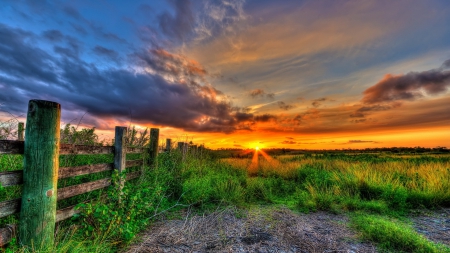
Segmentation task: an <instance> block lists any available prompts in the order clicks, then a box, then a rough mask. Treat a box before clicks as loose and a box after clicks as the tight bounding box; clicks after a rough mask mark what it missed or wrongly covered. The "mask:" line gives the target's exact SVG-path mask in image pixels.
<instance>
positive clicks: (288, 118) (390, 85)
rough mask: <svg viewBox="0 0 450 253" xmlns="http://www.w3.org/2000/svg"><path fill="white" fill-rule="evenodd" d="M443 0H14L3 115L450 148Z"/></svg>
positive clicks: (300, 141)
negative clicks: (52, 114) (46, 107)
mask: <svg viewBox="0 0 450 253" xmlns="http://www.w3.org/2000/svg"><path fill="white" fill-rule="evenodd" d="M448 24H450V2H449V1H447V0H429V1H418V0H417V1H410V0H398V1H390V0H386V1H384V0H381V1H375V0H373V1H372V0H363V1H346V0H336V1H329V0H307V1H300V0H299V1H290V0H277V1H269V0H211V1H208V0H151V1H150V0H147V1H106V0H99V1H89V0H77V1H32V0H29V1H20V0H19V1H16V0H14V1H10V0H2V4H1V5H0V120H6V119H8V118H10V117H12V116H11V115H14V116H15V117H17V118H18V119H20V120H22V121H25V118H26V113H27V112H26V110H27V103H28V101H29V100H30V99H42V100H50V101H55V102H58V103H60V104H61V108H62V113H61V117H62V122H63V124H65V123H72V124H78V123H80V124H81V125H82V126H85V127H95V128H96V132H97V133H98V134H99V136H100V139H103V138H104V139H111V138H112V136H113V131H114V127H115V126H131V125H135V126H136V127H137V128H138V129H144V128H146V127H157V128H160V141H161V142H163V141H164V140H165V139H166V138H172V139H173V141H193V142H194V143H198V144H202V143H203V144H205V145H206V146H207V147H210V148H255V147H256V146H258V147H260V148H292V149H347V148H354V149H357V148H376V147H399V146H402V147H416V146H421V147H437V146H443V147H450V89H449V88H450V26H449V25H448Z"/></svg>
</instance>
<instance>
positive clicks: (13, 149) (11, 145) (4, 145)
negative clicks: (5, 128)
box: [0, 140, 25, 154]
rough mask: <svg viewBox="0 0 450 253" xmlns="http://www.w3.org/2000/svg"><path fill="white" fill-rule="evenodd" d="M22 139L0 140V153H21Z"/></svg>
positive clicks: (23, 145)
mask: <svg viewBox="0 0 450 253" xmlns="http://www.w3.org/2000/svg"><path fill="white" fill-rule="evenodd" d="M24 147H25V144H24V142H23V141H10V140H0V154H23V150H24Z"/></svg>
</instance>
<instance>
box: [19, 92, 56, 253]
mask: <svg viewBox="0 0 450 253" xmlns="http://www.w3.org/2000/svg"><path fill="white" fill-rule="evenodd" d="M60 118H61V106H60V104H58V103H55V102H51V101H44V100H30V101H29V103H28V113H27V128H26V136H27V139H26V140H25V144H24V159H23V190H22V205H21V209H20V220H19V240H20V243H21V244H22V245H23V246H25V247H29V248H31V249H32V250H33V251H34V250H36V249H41V248H43V247H52V245H53V243H54V233H55V221H56V200H57V188H58V187H57V183H58V168H59V140H60V129H59V128H60Z"/></svg>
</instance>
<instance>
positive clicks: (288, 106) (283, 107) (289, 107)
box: [277, 101, 295, 111]
mask: <svg viewBox="0 0 450 253" xmlns="http://www.w3.org/2000/svg"><path fill="white" fill-rule="evenodd" d="M277 105H278V107H280V109H282V110H285V111H288V110H290V109H292V108H295V106H293V105H289V104H286V103H285V102H283V101H278V102H277Z"/></svg>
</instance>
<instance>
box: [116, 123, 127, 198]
mask: <svg viewBox="0 0 450 253" xmlns="http://www.w3.org/2000/svg"><path fill="white" fill-rule="evenodd" d="M126 137H127V128H126V127H121V126H116V129H115V134H114V169H116V170H117V171H118V172H119V176H121V173H122V172H124V171H125V167H126V160H127V159H126V158H127V157H126V155H127V147H126ZM118 183H119V187H118V189H117V191H118V192H119V202H120V196H121V195H122V188H123V186H124V185H125V182H124V180H123V179H122V177H120V179H119V182H118Z"/></svg>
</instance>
